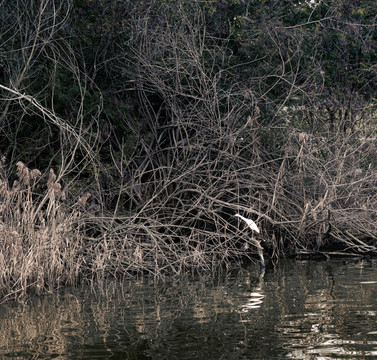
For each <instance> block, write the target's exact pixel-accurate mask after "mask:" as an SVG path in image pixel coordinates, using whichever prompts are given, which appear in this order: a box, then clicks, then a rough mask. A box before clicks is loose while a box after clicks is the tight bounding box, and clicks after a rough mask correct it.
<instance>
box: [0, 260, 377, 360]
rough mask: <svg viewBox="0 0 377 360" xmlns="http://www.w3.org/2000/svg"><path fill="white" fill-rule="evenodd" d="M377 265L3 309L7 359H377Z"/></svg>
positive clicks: (253, 273)
mask: <svg viewBox="0 0 377 360" xmlns="http://www.w3.org/2000/svg"><path fill="white" fill-rule="evenodd" d="M376 281H377V261H376V260H370V261H345V260H337V261H328V262H310V261H282V262H280V263H279V264H278V266H277V267H276V268H267V269H266V272H265V274H262V275H260V274H259V269H258V268H256V267H253V266H251V267H249V268H246V269H242V270H237V271H232V272H225V271H224V272H223V273H221V274H217V275H216V276H213V275H211V274H209V273H203V274H201V275H198V276H196V278H195V279H193V276H187V277H182V278H179V279H178V278H174V279H169V280H166V281H165V282H160V283H157V284H156V283H155V282H153V281H149V280H148V279H144V280H133V281H129V282H124V283H123V284H120V283H119V282H110V283H108V284H106V285H103V286H101V287H97V288H96V289H95V291H90V289H88V288H87V287H81V288H79V289H73V290H72V289H70V290H66V291H65V292H64V293H60V294H55V295H49V296H44V297H35V298H33V299H31V300H30V301H28V302H27V303H26V304H14V303H8V304H3V305H1V306H0V358H2V359H3V358H12V359H37V358H38V359H39V358H43V359H52V358H57V359H206V360H209V359H282V358H291V359H345V358H347V359H357V358H360V359H364V358H373V357H377V336H376V335H377V321H376V320H377V301H376V299H377V282H376Z"/></svg>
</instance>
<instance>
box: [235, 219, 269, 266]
mask: <svg viewBox="0 0 377 360" xmlns="http://www.w3.org/2000/svg"><path fill="white" fill-rule="evenodd" d="M235 216H236V217H239V218H240V219H242V220H243V221H245V223H246V224H247V226H248V227H249V228H250V229H251V230H253V231H255V232H256V233H258V234H259V233H260V231H259V228H258V226H257V224H256V223H255V222H254V221H253V220H251V219H248V218H245V217H244V216H242V215H240V214H236V215H235ZM252 242H253V244H254V245H255V246H256V248H257V249H258V255H259V257H260V262H261V264H260V266H261V271H262V269H264V267H265V265H264V257H263V248H262V245H261V244H260V241H258V240H256V239H252Z"/></svg>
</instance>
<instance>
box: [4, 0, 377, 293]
mask: <svg viewBox="0 0 377 360" xmlns="http://www.w3.org/2000/svg"><path fill="white" fill-rule="evenodd" d="M0 7H1V11H0V20H1V21H0V96H1V101H0V106H1V112H0V152H1V155H2V156H4V159H2V163H1V169H0V196H1V198H0V232H1V234H2V238H4V239H6V240H5V241H3V242H2V245H0V268H1V274H2V275H1V279H0V281H1V285H2V286H1V289H4V290H2V293H1V296H4V297H5V298H7V299H8V298H15V297H21V296H23V295H25V294H26V293H27V292H28V290H30V291H34V292H37V293H41V292H44V291H47V290H52V289H54V288H56V287H57V286H59V285H61V284H64V283H69V284H72V283H75V282H76V281H78V280H79V279H81V278H88V277H93V276H95V277H98V276H100V277H101V276H107V275H109V274H111V275H119V274H129V273H135V272H149V273H152V274H153V275H158V276H159V275H161V274H163V273H164V272H169V273H170V272H175V273H179V272H181V271H183V270H184V269H187V268H192V267H194V268H198V267H199V268H212V267H214V266H217V265H219V264H224V263H225V264H227V263H228V261H229V260H230V259H241V258H244V257H250V256H252V255H253V253H256V249H254V247H253V246H252V244H253V239H252V238H251V236H252V235H251V234H250V233H249V232H248V230H247V228H245V227H244V225H243V224H240V223H238V221H237V218H235V217H234V216H233V215H234V214H235V213H236V212H241V213H242V214H243V215H245V216H247V217H249V218H252V219H253V220H255V221H256V222H257V223H258V225H259V226H260V228H261V230H262V231H261V234H260V236H259V240H263V246H264V248H265V251H266V252H268V253H269V254H270V256H271V257H272V259H277V258H278V257H279V256H282V255H284V254H311V253H322V254H339V253H340V254H363V255H367V254H369V255H373V254H376V239H377V226H376V216H377V213H376V209H377V198H376V185H377V172H376V166H377V160H376V159H377V157H376V147H377V146H376V136H377V131H376V126H377V121H376V101H377V99H376V98H375V97H376V84H377V82H376V74H377V67H376V64H377V53H376V49H377V29H376V17H375V14H376V10H377V5H376V4H375V2H374V1H372V0H370V1H363V2H359V1H354V0H341V1H331V0H329V1H324V0H318V1H291V0H290V1H281V0H268V1H248V0H246V1H239V0H203V1H192V0H180V1H176V0H174V1H173V0H149V1H139V0H137V1H136V0H128V1H117V0H106V1H105V0H69V1H59V0H42V1H38V2H30V1H26V0H20V1H17V2H9V1H5V2H4V1H3V2H2V3H1V4H0ZM25 164H26V165H25ZM31 169H39V170H31ZM63 195H64V196H63ZM245 242H246V243H250V245H251V246H250V248H249V249H248V250H247V251H245ZM246 247H247V246H246ZM51 259H53V261H50V260H51Z"/></svg>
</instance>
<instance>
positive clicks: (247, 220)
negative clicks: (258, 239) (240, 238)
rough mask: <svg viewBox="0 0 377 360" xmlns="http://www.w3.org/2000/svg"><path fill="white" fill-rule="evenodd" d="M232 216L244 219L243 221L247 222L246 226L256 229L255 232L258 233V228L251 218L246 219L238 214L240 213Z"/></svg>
mask: <svg viewBox="0 0 377 360" xmlns="http://www.w3.org/2000/svg"><path fill="white" fill-rule="evenodd" d="M234 216H237V217H239V218H241V219H242V220H243V221H245V223H246V224H247V226H248V227H249V228H250V229H251V230H253V231H256V232H257V233H258V234H259V228H258V226H257V224H256V223H255V222H254V221H253V220H251V219H248V218H245V217H243V216H242V215H240V214H236V215H234Z"/></svg>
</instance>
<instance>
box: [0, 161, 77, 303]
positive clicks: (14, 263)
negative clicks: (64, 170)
mask: <svg viewBox="0 0 377 360" xmlns="http://www.w3.org/2000/svg"><path fill="white" fill-rule="evenodd" d="M10 177H11V176H10V174H9V173H8V171H7V169H6V164H5V158H4V157H3V158H2V159H1V162H0V237H1V241H0V299H1V301H4V300H7V299H21V298H24V297H25V295H26V294H33V293H34V294H42V293H45V292H49V291H53V290H56V289H57V288H58V287H59V286H60V285H62V284H67V285H69V284H75V283H76V282H77V281H78V279H79V277H80V272H81V269H82V264H83V261H84V259H83V256H82V251H81V250H82V245H83V243H82V238H81V237H80V231H81V230H80V229H81V228H82V226H83V220H82V216H81V212H80V206H81V205H80V204H77V205H74V206H68V205H67V204H66V193H65V189H63V188H62V186H61V184H60V183H59V182H58V181H56V175H55V173H54V171H53V170H52V169H51V170H50V172H49V174H48V178H47V179H45V180H44V178H43V176H42V174H41V172H40V171H39V170H37V169H33V170H31V169H29V168H28V167H27V166H26V165H25V164H24V163H23V162H21V161H19V162H18V163H17V172H16V176H15V180H14V181H13V182H12V183H10V181H9V179H10Z"/></svg>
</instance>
